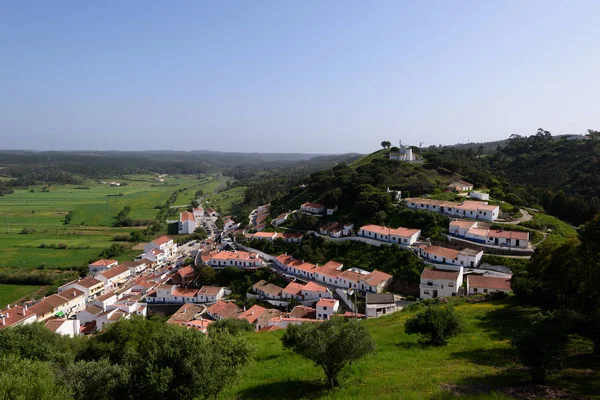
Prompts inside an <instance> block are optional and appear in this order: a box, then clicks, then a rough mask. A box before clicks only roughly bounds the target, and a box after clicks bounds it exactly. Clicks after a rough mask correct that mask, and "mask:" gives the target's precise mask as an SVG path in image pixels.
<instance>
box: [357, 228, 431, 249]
mask: <svg viewBox="0 0 600 400" xmlns="http://www.w3.org/2000/svg"><path fill="white" fill-rule="evenodd" d="M358 236H362V237H366V238H370V239H375V240H380V241H382V242H390V243H396V244H400V245H403V246H410V245H412V244H413V243H415V242H416V241H417V240H418V239H419V236H421V230H420V229H410V228H391V227H385V226H379V225H365V226H362V227H361V228H360V230H359V231H358Z"/></svg>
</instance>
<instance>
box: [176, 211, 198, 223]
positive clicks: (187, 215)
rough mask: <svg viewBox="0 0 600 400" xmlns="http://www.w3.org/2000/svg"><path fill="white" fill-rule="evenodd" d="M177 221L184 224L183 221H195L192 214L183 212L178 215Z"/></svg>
mask: <svg viewBox="0 0 600 400" xmlns="http://www.w3.org/2000/svg"><path fill="white" fill-rule="evenodd" d="M179 220H180V221H181V222H185V221H194V222H195V221H196V219H195V218H194V214H192V213H191V212H189V211H184V212H182V213H179Z"/></svg>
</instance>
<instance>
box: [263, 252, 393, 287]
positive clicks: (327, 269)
mask: <svg viewBox="0 0 600 400" xmlns="http://www.w3.org/2000/svg"><path fill="white" fill-rule="evenodd" d="M274 262H275V264H276V265H277V266H278V267H280V268H281V269H282V270H283V271H285V272H286V273H288V274H290V275H295V276H298V277H300V278H303V279H305V280H311V281H315V282H318V283H323V284H325V285H328V286H333V287H338V288H342V289H355V290H359V291H362V292H371V293H381V292H383V291H384V290H385V289H386V288H387V287H388V286H389V285H390V284H391V283H392V280H393V277H392V275H390V274H386V273H385V272H381V271H377V270H374V271H372V272H368V271H364V270H361V269H358V268H351V269H347V270H342V269H343V267H344V265H343V264H341V263H339V262H336V261H329V262H327V263H326V264H324V265H322V266H319V265H318V264H312V263H308V262H304V261H303V260H295V259H294V258H293V257H292V256H289V255H287V254H281V255H279V256H277V257H276V258H275V260H274Z"/></svg>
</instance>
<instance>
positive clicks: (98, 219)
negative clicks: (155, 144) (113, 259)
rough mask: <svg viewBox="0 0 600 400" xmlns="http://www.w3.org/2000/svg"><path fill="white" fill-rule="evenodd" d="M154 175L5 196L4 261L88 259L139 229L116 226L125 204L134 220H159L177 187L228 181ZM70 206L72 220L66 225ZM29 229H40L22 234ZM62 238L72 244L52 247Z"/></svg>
mask: <svg viewBox="0 0 600 400" xmlns="http://www.w3.org/2000/svg"><path fill="white" fill-rule="evenodd" d="M154 179H155V177H153V176H151V175H133V176H127V177H122V178H118V179H117V178H114V179H107V181H112V180H115V181H119V182H124V183H127V185H125V186H120V187H111V186H108V185H102V184H100V183H97V182H94V181H87V182H85V185H84V186H86V187H88V188H89V189H76V187H77V186H78V185H52V186H50V187H49V191H42V190H41V189H42V186H30V187H28V188H17V189H15V193H13V194H9V195H5V196H2V197H0V251H1V252H2V257H1V258H0V266H11V267H20V268H22V267H37V266H38V265H40V264H45V265H46V266H47V267H48V268H54V267H57V268H64V267H71V266H76V265H82V264H85V263H87V261H88V260H90V259H93V258H96V257H97V256H98V254H99V253H100V252H101V251H102V249H104V248H106V247H108V246H110V245H111V244H113V243H114V242H113V241H112V239H113V237H114V236H115V235H118V234H127V233H129V232H131V231H132V230H134V229H139V228H115V227H112V226H111V225H112V223H113V222H114V218H115V216H116V215H117V214H118V213H119V211H121V210H122V209H123V207H125V206H129V207H131V212H130V214H129V216H130V217H131V218H133V219H144V220H154V219H155V218H156V215H157V213H158V210H157V209H156V208H155V207H156V206H160V205H163V204H164V203H165V202H166V201H167V199H168V198H169V196H170V195H171V193H172V192H173V191H175V190H178V189H181V188H186V190H185V191H184V192H183V193H184V194H185V193H187V192H191V193H192V195H193V193H195V192H196V191H197V190H199V189H203V190H204V191H205V192H207V191H213V190H214V188H215V187H217V186H218V185H221V184H222V183H223V182H224V180H225V178H218V179H215V178H214V177H212V176H210V177H205V178H202V179H197V178H196V177H173V178H165V182H163V183H157V182H154ZM118 194H123V195H122V196H117V195H118ZM190 198H191V196H190ZM188 200H189V199H188ZM70 211H71V212H72V218H71V223H70V224H69V225H64V224H63V221H64V220H65V216H66V215H67V214H68V213H69V212H70ZM24 228H30V229H35V231H34V233H31V234H20V232H21V231H22V230H23V229H24ZM59 243H64V244H66V245H67V249H55V248H49V247H48V246H49V245H57V244H59ZM40 246H42V247H44V248H42V247H40ZM134 253H135V252H128V253H127V254H126V255H124V257H131V256H132V255H133V256H135V254H134Z"/></svg>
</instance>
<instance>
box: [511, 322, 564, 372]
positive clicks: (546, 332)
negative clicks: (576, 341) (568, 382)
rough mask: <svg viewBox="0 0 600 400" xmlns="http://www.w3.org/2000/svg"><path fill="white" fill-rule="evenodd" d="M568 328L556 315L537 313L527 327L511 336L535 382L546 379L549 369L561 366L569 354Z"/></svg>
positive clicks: (520, 357)
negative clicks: (567, 350) (567, 349)
mask: <svg viewBox="0 0 600 400" xmlns="http://www.w3.org/2000/svg"><path fill="white" fill-rule="evenodd" d="M567 341H568V336H567V330H566V329H565V327H564V325H563V324H562V323H561V321H559V320H558V319H557V318H556V317H554V316H551V315H543V314H538V315H536V316H535V317H534V318H533V320H532V323H531V325H530V326H529V327H527V329H525V330H524V331H522V332H519V333H517V334H516V335H515V337H514V338H513V340H512V345H513V346H514V347H515V348H516V349H517V352H518V354H519V359H520V360H521V362H522V363H523V365H525V367H527V370H528V372H529V376H530V377H531V380H532V382H533V383H544V382H545V381H546V375H547V373H548V372H549V371H551V370H554V369H558V368H560V367H561V365H562V361H563V360H564V358H565V355H566V348H567Z"/></svg>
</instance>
